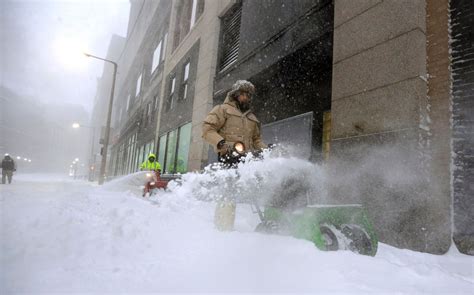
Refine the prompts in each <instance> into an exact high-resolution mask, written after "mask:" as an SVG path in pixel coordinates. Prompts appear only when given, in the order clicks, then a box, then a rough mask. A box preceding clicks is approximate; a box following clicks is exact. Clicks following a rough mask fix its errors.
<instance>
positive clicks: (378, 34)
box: [333, 0, 426, 63]
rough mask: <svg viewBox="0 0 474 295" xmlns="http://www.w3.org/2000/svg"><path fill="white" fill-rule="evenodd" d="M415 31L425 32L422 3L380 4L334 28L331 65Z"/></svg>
mask: <svg viewBox="0 0 474 295" xmlns="http://www.w3.org/2000/svg"><path fill="white" fill-rule="evenodd" d="M351 3H359V1H352V2H351ZM402 20H403V21H402ZM415 28H419V29H420V30H421V31H423V32H426V19H425V3H424V1H412V0H409V1H384V2H382V3H381V4H380V5H376V6H374V7H373V8H371V9H369V10H367V11H366V12H365V13H363V14H361V15H359V16H357V17H355V18H353V19H351V20H350V21H348V22H346V23H344V24H342V25H341V26H340V27H336V29H335V31H334V55H333V60H334V63H336V62H338V61H340V60H343V59H345V58H347V57H349V56H351V55H354V54H356V53H358V52H361V51H363V50H365V49H367V48H371V47H373V46H375V45H377V44H380V43H383V42H384V41H387V40H389V39H392V38H394V37H395V36H398V35H400V34H402V33H404V32H408V31H411V30H413V29H415Z"/></svg>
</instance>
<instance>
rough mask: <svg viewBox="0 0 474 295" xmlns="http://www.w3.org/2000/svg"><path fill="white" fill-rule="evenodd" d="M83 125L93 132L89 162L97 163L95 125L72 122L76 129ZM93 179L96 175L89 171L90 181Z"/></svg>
mask: <svg viewBox="0 0 474 295" xmlns="http://www.w3.org/2000/svg"><path fill="white" fill-rule="evenodd" d="M81 127H84V128H88V129H91V132H92V140H91V153H90V155H89V163H90V165H92V164H93V163H95V156H94V141H95V126H87V125H83V124H79V123H77V122H74V123H72V128H74V129H78V128H81ZM93 180H94V176H93V175H92V173H89V181H93Z"/></svg>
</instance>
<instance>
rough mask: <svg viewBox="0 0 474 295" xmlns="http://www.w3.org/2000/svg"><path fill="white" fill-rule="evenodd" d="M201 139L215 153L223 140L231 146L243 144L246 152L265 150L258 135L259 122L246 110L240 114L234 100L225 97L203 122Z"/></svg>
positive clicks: (264, 145)
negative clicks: (238, 143) (237, 142)
mask: <svg viewBox="0 0 474 295" xmlns="http://www.w3.org/2000/svg"><path fill="white" fill-rule="evenodd" d="M202 137H203V138H204V140H206V141H207V142H208V143H209V144H210V145H212V146H213V147H214V150H215V151H216V152H217V144H218V143H219V142H220V141H221V140H223V139H224V140H225V141H226V142H227V144H229V145H230V146H233V144H234V143H235V142H236V141H241V142H243V143H244V145H245V148H246V151H253V150H259V149H264V148H267V145H266V144H264V143H263V141H262V138H261V134H260V122H259V121H258V119H257V117H256V116H255V115H254V114H253V113H252V111H250V110H248V111H246V112H245V113H242V112H241V111H240V110H239V108H238V107H237V103H236V102H235V100H233V99H232V98H230V96H229V95H227V97H226V99H225V101H224V103H223V104H221V105H218V106H215V107H214V108H213V109H212V110H211V112H210V113H209V114H208V115H207V117H206V119H205V120H204V123H203V127H202Z"/></svg>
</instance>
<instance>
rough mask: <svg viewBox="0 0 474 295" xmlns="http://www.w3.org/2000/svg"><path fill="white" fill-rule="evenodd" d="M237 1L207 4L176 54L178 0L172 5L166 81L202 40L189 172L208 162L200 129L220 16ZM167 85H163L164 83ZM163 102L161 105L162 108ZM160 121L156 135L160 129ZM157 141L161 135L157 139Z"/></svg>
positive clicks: (208, 101)
mask: <svg viewBox="0 0 474 295" xmlns="http://www.w3.org/2000/svg"><path fill="white" fill-rule="evenodd" d="M234 2H235V1H232V0H223V1H221V0H207V1H206V2H205V9H204V13H203V15H201V17H200V18H199V19H198V20H196V24H195V25H194V27H193V28H192V29H191V30H190V32H189V33H188V35H187V36H185V37H184V39H183V41H182V42H181V43H180V44H179V45H178V47H177V48H176V50H174V51H173V52H171V50H172V46H171V44H172V41H173V36H174V31H175V30H176V14H177V9H176V6H177V0H174V1H173V7H172V9H171V21H170V30H169V32H168V42H167V44H168V45H167V50H166V53H165V54H166V58H165V66H164V71H163V77H167V76H168V74H169V73H170V71H171V70H172V69H173V68H174V67H175V66H176V64H177V63H178V62H179V61H180V60H181V58H182V57H183V56H184V54H186V52H187V51H188V50H189V49H190V48H191V47H192V46H193V45H194V44H195V43H196V42H197V41H198V40H200V48H199V61H198V66H197V67H198V68H197V72H198V75H197V78H196V89H195V94H194V103H193V117H192V124H193V126H192V131H191V148H190V151H189V159H188V165H189V166H188V169H189V171H197V170H200V169H201V168H202V166H203V164H204V163H206V162H207V150H208V145H207V144H206V143H205V142H204V141H203V140H202V138H201V125H202V121H203V120H204V118H205V116H206V114H207V113H208V112H209V111H210V110H211V108H212V97H213V95H212V91H213V81H214V76H215V73H216V70H215V68H216V62H217V50H218V41H219V26H220V20H219V16H220V15H222V13H223V12H224V11H225V10H226V9H228V8H229V7H230V5H232V4H233V3H234ZM163 82H164V81H163ZM161 91H162V93H161V97H164V91H165V87H162V89H161ZM163 101H164V99H162V100H161V101H160V109H163V108H162V104H163ZM159 122H160V118H158V126H157V132H159V131H158V130H159V129H160V126H159V124H160V123H159ZM156 138H158V134H157V135H156Z"/></svg>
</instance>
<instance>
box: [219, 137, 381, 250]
mask: <svg viewBox="0 0 474 295" xmlns="http://www.w3.org/2000/svg"><path fill="white" fill-rule="evenodd" d="M244 151H245V148H244V145H243V143H241V142H237V143H235V145H234V148H233V151H232V152H231V153H229V155H228V156H227V157H226V158H225V159H224V161H223V162H224V164H225V165H227V167H229V168H232V167H235V166H236V165H237V164H238V163H240V162H242V161H244V159H245V156H246V154H247V153H245V152H244ZM254 156H255V155H254ZM256 157H257V158H258V155H257V156H256ZM262 181H263V180H262ZM290 182H293V183H290ZM282 187H283V188H287V190H288V191H287V192H284V190H285V189H283V190H282V191H280V192H279V193H278V194H277V195H276V196H275V197H274V198H273V199H272V200H271V201H270V204H267V205H266V206H265V209H264V210H261V208H260V206H259V204H258V201H257V200H256V199H255V197H254V195H253V194H250V195H251V196H252V197H251V198H250V203H251V205H252V207H253V208H254V211H255V212H256V213H258V215H259V217H260V220H261V223H260V224H259V225H258V226H257V228H256V229H255V230H256V231H258V232H265V233H274V234H284V235H291V236H294V237H296V238H301V239H305V240H308V241H311V242H313V243H314V245H315V246H316V247H318V248H319V249H320V250H324V251H336V250H350V251H352V252H355V253H359V254H362V255H369V256H375V254H376V253H377V245H378V239H377V235H376V233H375V230H374V227H373V225H372V222H371V221H370V219H369V218H368V216H367V214H366V212H365V210H364V208H363V206H362V205H359V204H344V205H310V204H309V201H308V200H307V198H306V196H307V195H308V191H305V190H304V189H299V188H301V187H302V185H301V183H299V180H298V176H297V177H296V178H295V179H293V180H291V179H290V180H287V183H284V184H282ZM295 187H296V188H297V189H296V190H295V189H293V188H295ZM288 188H289V189H288ZM302 196H303V198H302ZM303 199H304V200H303Z"/></svg>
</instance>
